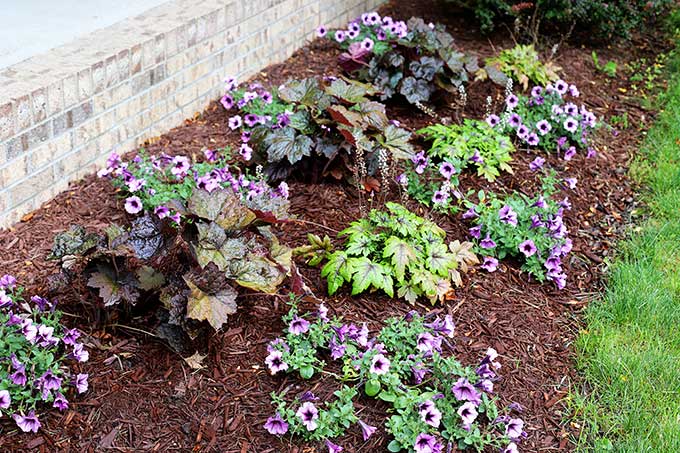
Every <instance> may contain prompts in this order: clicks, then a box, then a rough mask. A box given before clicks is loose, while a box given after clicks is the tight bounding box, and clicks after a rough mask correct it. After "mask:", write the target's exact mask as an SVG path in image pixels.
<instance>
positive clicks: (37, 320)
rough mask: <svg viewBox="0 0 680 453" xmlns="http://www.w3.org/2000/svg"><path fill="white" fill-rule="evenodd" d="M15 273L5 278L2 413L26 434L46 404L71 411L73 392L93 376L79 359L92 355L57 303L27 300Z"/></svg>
mask: <svg viewBox="0 0 680 453" xmlns="http://www.w3.org/2000/svg"><path fill="white" fill-rule="evenodd" d="M23 292H24V290H23V288H22V287H21V286H18V285H17V280H16V278H14V277H13V276H11V275H4V276H3V277H1V278H0V338H2V340H1V341H0V364H1V366H0V414H3V415H7V416H9V417H11V418H12V419H13V420H14V421H15V422H16V424H17V426H18V427H19V429H21V431H23V432H33V433H36V432H38V430H39V429H40V427H41V422H40V419H39V417H38V414H39V412H40V411H42V410H44V409H45V408H54V409H56V410H58V411H61V412H63V411H65V410H67V409H68V408H69V400H68V398H71V396H72V395H73V394H81V393H84V392H86V391H87V389H88V375H87V374H86V373H81V372H79V368H80V366H79V365H77V364H78V363H84V362H87V360H88V359H89V353H88V352H87V350H86V349H85V347H84V346H83V344H82V343H81V342H80V341H79V339H80V337H81V333H80V332H79V331H78V330H77V329H68V328H66V327H65V326H63V325H62V324H61V322H60V321H61V316H62V314H61V312H60V311H59V310H57V309H56V305H57V304H56V301H49V300H47V299H44V298H42V297H40V296H33V297H31V299H30V301H26V300H25V299H24V298H23Z"/></svg>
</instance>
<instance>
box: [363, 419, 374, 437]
mask: <svg viewBox="0 0 680 453" xmlns="http://www.w3.org/2000/svg"><path fill="white" fill-rule="evenodd" d="M359 426H360V427H361V435H362V436H363V438H364V441H367V440H368V438H369V437H371V436H372V435H373V433H375V431H376V427H375V426H371V425H369V424H367V423H364V422H362V421H361V420H359Z"/></svg>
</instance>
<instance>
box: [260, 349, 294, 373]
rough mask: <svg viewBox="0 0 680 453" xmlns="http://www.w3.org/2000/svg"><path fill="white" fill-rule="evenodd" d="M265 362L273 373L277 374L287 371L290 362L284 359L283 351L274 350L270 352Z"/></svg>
mask: <svg viewBox="0 0 680 453" xmlns="http://www.w3.org/2000/svg"><path fill="white" fill-rule="evenodd" d="M264 363H265V364H266V365H267V367H268V368H269V372H270V373H271V374H276V373H278V372H279V371H286V370H287V369H288V364H287V363H286V362H285V361H284V360H283V353H282V352H281V351H277V350H273V351H271V352H270V353H269V355H268V356H267V358H266V359H264Z"/></svg>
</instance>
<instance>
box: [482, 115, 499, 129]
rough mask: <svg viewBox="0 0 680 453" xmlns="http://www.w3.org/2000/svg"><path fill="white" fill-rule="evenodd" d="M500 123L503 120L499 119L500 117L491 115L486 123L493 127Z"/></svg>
mask: <svg viewBox="0 0 680 453" xmlns="http://www.w3.org/2000/svg"><path fill="white" fill-rule="evenodd" d="M500 122H501V119H500V118H499V117H498V115H494V114H491V115H489V116H487V117H486V123H487V124H488V125H489V126H491V127H495V126H496V125H498V123H500Z"/></svg>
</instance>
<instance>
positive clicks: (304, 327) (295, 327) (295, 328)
mask: <svg viewBox="0 0 680 453" xmlns="http://www.w3.org/2000/svg"><path fill="white" fill-rule="evenodd" d="M308 330H309V321H307V320H306V319H304V318H300V317H299V316H295V317H294V318H293V319H292V320H291V321H290V324H289V325H288V332H290V333H291V335H301V334H303V333H306V332H307V331H308Z"/></svg>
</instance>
